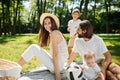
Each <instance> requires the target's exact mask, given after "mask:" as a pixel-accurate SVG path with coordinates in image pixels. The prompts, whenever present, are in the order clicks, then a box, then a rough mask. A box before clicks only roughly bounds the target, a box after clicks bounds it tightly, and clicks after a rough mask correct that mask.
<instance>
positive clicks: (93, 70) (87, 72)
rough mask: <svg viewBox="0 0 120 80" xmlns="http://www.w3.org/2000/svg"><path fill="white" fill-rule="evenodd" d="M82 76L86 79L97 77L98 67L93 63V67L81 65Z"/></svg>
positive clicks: (93, 79)
mask: <svg viewBox="0 0 120 80" xmlns="http://www.w3.org/2000/svg"><path fill="white" fill-rule="evenodd" d="M83 67H84V69H83V76H84V78H86V79H87V80H95V79H96V78H97V77H98V72H100V71H101V70H100V67H99V66H98V65H97V64H96V63H95V65H94V66H93V67H88V66H87V65H85V64H84V65H83Z"/></svg>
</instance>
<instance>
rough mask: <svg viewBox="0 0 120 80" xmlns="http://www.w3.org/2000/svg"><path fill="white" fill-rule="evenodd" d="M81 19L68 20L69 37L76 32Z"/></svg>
mask: <svg viewBox="0 0 120 80" xmlns="http://www.w3.org/2000/svg"><path fill="white" fill-rule="evenodd" d="M80 22H81V20H80V19H77V20H75V21H74V20H70V21H69V22H68V27H69V28H70V37H73V36H74V34H75V33H76V31H77V28H78V26H79V24H80Z"/></svg>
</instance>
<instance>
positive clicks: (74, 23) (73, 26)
mask: <svg viewBox="0 0 120 80" xmlns="http://www.w3.org/2000/svg"><path fill="white" fill-rule="evenodd" d="M79 17H80V11H79V10H78V9H74V10H73V11H72V18H73V19H71V20H69V22H68V28H67V31H68V32H70V39H69V42H68V53H69V56H70V53H71V51H72V47H73V44H74V40H75V38H76V33H77V28H78V26H79V23H80V22H81V20H80V19H78V18H79Z"/></svg>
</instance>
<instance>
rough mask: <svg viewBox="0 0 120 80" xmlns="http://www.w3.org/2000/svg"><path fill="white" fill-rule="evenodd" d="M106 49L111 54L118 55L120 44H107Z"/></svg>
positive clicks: (119, 53)
mask: <svg viewBox="0 0 120 80" xmlns="http://www.w3.org/2000/svg"><path fill="white" fill-rule="evenodd" d="M108 49H109V51H110V53H111V55H113V56H120V45H119V46H108Z"/></svg>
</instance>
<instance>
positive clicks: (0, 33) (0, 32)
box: [0, 18, 2, 36]
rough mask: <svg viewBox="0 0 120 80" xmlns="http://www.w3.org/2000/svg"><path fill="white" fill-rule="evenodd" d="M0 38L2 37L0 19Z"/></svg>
mask: <svg viewBox="0 0 120 80" xmlns="http://www.w3.org/2000/svg"><path fill="white" fill-rule="evenodd" d="M0 36H2V28H1V18H0Z"/></svg>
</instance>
